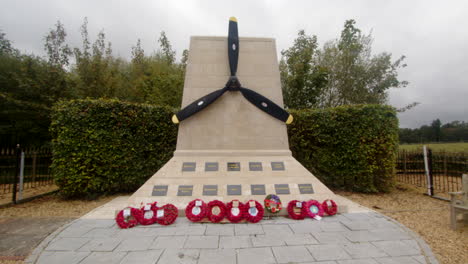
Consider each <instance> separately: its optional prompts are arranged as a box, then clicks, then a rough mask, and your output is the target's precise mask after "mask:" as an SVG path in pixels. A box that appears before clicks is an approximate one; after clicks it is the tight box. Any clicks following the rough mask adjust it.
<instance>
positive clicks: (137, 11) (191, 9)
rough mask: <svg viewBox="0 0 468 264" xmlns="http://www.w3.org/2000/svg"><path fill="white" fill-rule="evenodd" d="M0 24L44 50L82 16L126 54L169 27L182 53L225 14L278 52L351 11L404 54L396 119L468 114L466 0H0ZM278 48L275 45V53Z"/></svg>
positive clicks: (21, 41) (220, 32)
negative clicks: (52, 36)
mask: <svg viewBox="0 0 468 264" xmlns="http://www.w3.org/2000/svg"><path fill="white" fill-rule="evenodd" d="M1 2H2V4H1V7H2V8H1V9H0V30H1V31H2V32H4V33H6V34H7V38H8V39H10V40H11V41H12V42H13V44H14V46H15V47H16V48H18V49H20V50H21V51H23V52H27V53H34V54H36V55H44V50H43V44H44V41H43V39H44V36H45V35H46V34H47V32H48V30H49V29H50V28H52V27H53V26H54V24H55V23H56V21H57V20H60V21H61V22H62V23H63V24H64V25H65V28H66V30H67V33H68V43H69V44H70V45H71V46H80V45H81V44H80V43H81V36H80V33H79V27H80V25H81V24H82V23H83V19H84V17H88V21H89V24H88V29H89V33H90V36H92V37H93V40H94V39H95V36H96V34H97V33H98V32H99V31H100V30H104V32H105V34H106V39H107V40H108V41H111V42H112V45H113V50H114V54H115V55H119V56H122V57H125V58H130V52H131V47H132V46H134V45H135V43H136V41H137V39H138V38H140V39H141V41H142V45H143V48H144V49H145V51H146V52H147V53H150V52H151V51H154V50H156V49H157V47H158V46H157V39H158V37H159V34H160V32H161V31H163V30H164V31H165V32H166V34H167V36H168V37H169V40H170V41H171V43H172V45H173V47H174V48H175V50H176V51H177V55H178V56H180V54H181V53H182V50H183V49H186V48H188V46H189V38H190V36H192V35H199V36H200V35H208V36H225V35H227V25H228V19H229V17H230V16H236V17H237V18H238V21H239V32H240V33H239V35H240V36H250V37H273V38H276V41H277V48H278V52H280V51H281V50H282V49H286V48H288V47H290V46H291V45H292V42H293V40H294V38H295V37H296V36H297V32H298V30H300V29H305V30H306V33H307V34H313V35H316V36H317V37H318V40H319V43H320V45H322V44H323V43H324V42H326V41H328V40H332V39H335V38H338V37H339V35H340V32H341V30H342V28H343V24H344V22H345V20H347V19H355V20H356V22H357V27H359V28H360V29H361V30H363V32H365V33H368V32H370V31H371V30H372V34H373V37H374V44H373V52H374V54H376V53H380V52H384V51H386V52H390V53H392V54H393V58H394V59H396V58H398V57H399V56H401V55H405V56H406V57H407V59H406V63H407V64H408V67H406V68H404V69H402V70H400V71H399V74H400V75H399V76H400V79H401V80H407V81H409V85H408V86H407V87H406V88H402V89H393V90H392V91H390V104H391V105H393V106H395V107H402V106H405V105H407V104H409V103H412V102H415V101H417V102H420V103H421V104H420V105H419V106H417V107H416V108H414V109H412V110H410V111H407V112H405V113H402V114H400V115H399V117H400V127H419V126H420V125H423V124H430V122H431V121H432V120H433V119H436V118H440V119H441V121H442V122H443V123H447V122H450V121H452V120H464V121H468V66H467V63H468V1H428V0H423V1H407V0H406V1H383V0H382V1H380V0H368V1H311V0H308V1H307V0H306V1H274V0H263V1H254V0H246V1H240V0H236V1H224V0H223V1H221V0H217V1H206V0H197V1H194V0H193V1H176V0H172V1H157V0H145V1H143V0H141V1H137V0H133V1H115V0H114V1H110V0H106V1H103V0H101V1H97V0H94V1H90V0H86V1H84V0H81V1H63V0H56V1H52V0H50V1H35V0H30V1H22V0H15V1H1ZM278 57H279V55H278Z"/></svg>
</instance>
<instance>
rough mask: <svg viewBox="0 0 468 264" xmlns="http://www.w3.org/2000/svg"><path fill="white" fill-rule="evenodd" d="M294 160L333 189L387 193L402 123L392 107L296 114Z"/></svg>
mask: <svg viewBox="0 0 468 264" xmlns="http://www.w3.org/2000/svg"><path fill="white" fill-rule="evenodd" d="M292 114H293V115H294V122H293V123H292V124H291V125H289V126H288V133H289V142H290V147H291V151H292V152H293V155H294V156H295V158H296V159H297V160H298V161H299V162H300V163H302V165H304V166H305V167H306V168H307V169H309V170H310V171H311V172H312V173H313V174H314V175H315V176H317V177H318V178H319V179H320V180H321V181H322V182H323V183H325V184H326V185H327V186H329V187H332V188H339V189H345V190H350V191H358V192H381V191H382V192H386V191H390V190H391V188H392V186H393V184H394V178H393V177H394V168H395V161H396V153H397V148H398V119H397V116H396V111H395V109H394V108H392V107H390V106H381V105H355V106H341V107H336V108H327V109H318V110H300V111H292Z"/></svg>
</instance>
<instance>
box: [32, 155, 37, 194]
mask: <svg viewBox="0 0 468 264" xmlns="http://www.w3.org/2000/svg"><path fill="white" fill-rule="evenodd" d="M36 160H37V151H36V150H34V151H33V155H32V181H31V186H32V187H36V166H37V163H36V162H37V161H36Z"/></svg>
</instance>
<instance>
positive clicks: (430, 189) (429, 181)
mask: <svg viewBox="0 0 468 264" xmlns="http://www.w3.org/2000/svg"><path fill="white" fill-rule="evenodd" d="M423 153H424V170H425V172H426V179H427V195H429V196H432V195H433V194H434V193H433V187H432V179H431V176H430V172H429V161H428V158H427V148H426V145H424V146H423Z"/></svg>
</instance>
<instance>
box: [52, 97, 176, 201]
mask: <svg viewBox="0 0 468 264" xmlns="http://www.w3.org/2000/svg"><path fill="white" fill-rule="evenodd" d="M172 113H173V111H172V110H171V109H168V108H165V107H160V106H152V105H142V104H131V103H124V102H119V101H116V100H73V101H61V102H58V103H57V104H56V105H55V107H54V109H53V113H52V125H51V128H50V129H51V133H52V136H53V164H52V172H53V174H54V178H55V182H56V184H57V185H58V186H59V187H60V189H61V192H62V194H63V195H64V196H66V197H90V198H93V197H95V196H98V195H100V194H104V193H115V192H127V191H134V190H136V189H137V188H138V187H140V186H141V185H142V184H143V183H144V182H145V181H146V180H147V179H148V178H149V177H150V176H151V175H153V174H154V173H155V172H156V171H157V170H158V169H159V168H160V167H161V166H162V165H164V164H165V163H166V162H167V161H168V160H169V159H170V158H171V157H172V155H173V152H174V150H175V145H176V138H177V127H176V126H175V125H174V124H172V123H171V121H170V120H171V114H172Z"/></svg>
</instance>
